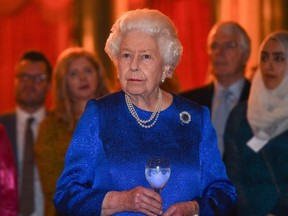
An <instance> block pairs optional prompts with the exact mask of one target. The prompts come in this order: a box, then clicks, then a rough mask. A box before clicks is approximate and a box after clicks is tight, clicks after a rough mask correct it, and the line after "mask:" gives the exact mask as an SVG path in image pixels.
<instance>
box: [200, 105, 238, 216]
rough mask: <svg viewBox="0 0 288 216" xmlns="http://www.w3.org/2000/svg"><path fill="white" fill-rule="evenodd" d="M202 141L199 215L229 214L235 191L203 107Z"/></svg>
mask: <svg viewBox="0 0 288 216" xmlns="http://www.w3.org/2000/svg"><path fill="white" fill-rule="evenodd" d="M202 113H203V115H202V132H203V133H202V141H201V143H200V165H201V172H202V173H201V187H202V188H201V191H203V193H202V197H201V198H197V199H196V200H197V201H198V203H199V207H200V214H201V215H221V216H225V215H230V214H231V211H232V209H233V207H234V206H235V203H236V192H235V188H234V186H233V185H232V183H231V181H230V180H229V179H228V177H227V174H226V168H225V165H224V163H223V161H222V159H221V156H220V153H219V150H218V147H217V139H216V138H215V137H216V132H215V130H214V128H213V126H212V123H211V120H210V114H209V111H208V109H207V108H206V107H205V108H204V112H202Z"/></svg>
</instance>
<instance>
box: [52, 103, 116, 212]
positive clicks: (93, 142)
mask: <svg viewBox="0 0 288 216" xmlns="http://www.w3.org/2000/svg"><path fill="white" fill-rule="evenodd" d="M98 109H99V108H98V106H97V102H96V101H94V100H92V101H89V103H88V104H87V106H86V110H85V112H84V114H83V115H82V117H81V118H80V120H79V122H78V125H77V127H76V129H75V132H74V135H73V138H72V141H71V143H70V146H69V148H68V151H67V153H66V158H65V166H64V170H63V172H62V174H61V176H60V178H59V179H58V182H57V186H56V194H55V196H54V204H55V206H56V208H57V210H58V211H59V212H63V213H65V214H68V215H100V214H101V205H102V201H103V199H104V196H105V195H106V193H107V192H108V189H107V187H108V186H109V184H110V183H111V182H109V181H110V176H109V172H108V171H107V170H105V167H107V166H106V164H107V163H108V162H107V158H106V156H105V153H104V150H103V145H102V142H101V140H100V139H99V112H98ZM96 172H98V173H96ZM96 175H97V180H96V178H95V176H96Z"/></svg>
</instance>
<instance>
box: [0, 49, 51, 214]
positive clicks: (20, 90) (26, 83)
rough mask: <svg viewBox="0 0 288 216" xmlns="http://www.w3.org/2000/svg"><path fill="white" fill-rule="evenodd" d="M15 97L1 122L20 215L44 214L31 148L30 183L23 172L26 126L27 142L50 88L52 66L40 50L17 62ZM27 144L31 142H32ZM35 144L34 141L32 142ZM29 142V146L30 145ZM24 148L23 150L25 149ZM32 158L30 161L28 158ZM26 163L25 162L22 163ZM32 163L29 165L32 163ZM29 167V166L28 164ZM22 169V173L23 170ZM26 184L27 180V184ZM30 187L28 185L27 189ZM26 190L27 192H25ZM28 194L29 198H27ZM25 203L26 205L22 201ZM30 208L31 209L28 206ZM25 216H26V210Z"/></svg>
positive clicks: (34, 134)
mask: <svg viewBox="0 0 288 216" xmlns="http://www.w3.org/2000/svg"><path fill="white" fill-rule="evenodd" d="M15 69H16V77H15V96H16V108H15V111H14V112H11V113H6V114H3V115H1V116H0V122H1V123H2V124H3V125H4V126H5V127H6V130H7V132H8V135H9V137H10V140H11V142H12V145H13V149H14V153H15V158H16V159H17V168H18V186H19V190H18V191H19V215H37V216H41V215H43V210H44V206H43V205H44V198H43V194H42V189H41V183H40V179H39V175H38V170H37V167H36V165H35V163H34V158H33V146H32V147H31V149H32V150H30V156H29V157H30V159H29V160H30V161H31V160H32V162H33V164H32V168H30V170H31V169H32V171H31V172H30V173H31V174H30V175H31V176H32V177H31V178H30V179H32V181H33V182H32V183H31V181H30V182H29V181H28V182H29V183H25V181H24V179H25V178H26V177H27V178H28V175H29V174H27V172H26V171H25V170H26V168H25V167H26V165H25V166H24V164H27V160H28V159H27V160H26V159H25V158H27V157H28V156H26V154H27V151H28V150H26V149H27V146H28V144H26V143H27V142H26V141H27V139H28V138H27V137H26V136H27V133H28V132H27V131H28V123H27V122H30V123H29V131H30V141H31V142H33V141H34V140H35V138H36V137H37V132H38V126H39V124H40V122H41V121H42V120H43V119H44V117H45V116H46V114H47V110H46V109H45V100H46V97H47V94H48V92H49V89H50V86H51V76H52V67H51V64H50V63H49V61H48V59H47V58H46V57H45V55H44V54H43V53H41V52H39V51H35V50H31V51H27V52H25V53H24V54H23V55H22V56H21V57H20V59H19V60H18V62H17V63H16V67H15ZM31 142H30V143H31ZM33 143H34V142H33ZM33 143H32V145H33ZM25 148H26V149H25ZM31 158H32V159H31ZM25 161H26V162H25ZM32 162H31V163H32ZM30 167H31V165H30ZM24 169H25V170H24ZM26 182H27V181H26ZM30 184H31V186H29V185H30ZM25 189H28V192H27V191H25ZM30 192H31V194H32V196H31V197H32V199H33V200H28V201H27V199H29V198H27V197H26V195H27V194H29V193H30ZM25 201H27V202H25ZM31 203H32V205H31V207H30V206H29V207H28V205H30V204H31ZM27 208H29V210H28V213H27V210H25V209H27Z"/></svg>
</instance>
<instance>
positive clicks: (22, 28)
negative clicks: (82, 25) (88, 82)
mask: <svg viewBox="0 0 288 216" xmlns="http://www.w3.org/2000/svg"><path fill="white" fill-rule="evenodd" d="M50 2H53V5H51V3H50ZM2 3H3V4H2ZM0 5H1V9H0V27H1V28H0V47H1V49H0V77H1V79H0V98H1V100H0V112H4V111H7V110H11V109H13V108H14V106H15V96H14V76H15V72H14V66H15V63H16V61H17V59H18V58H19V57H20V55H21V54H22V53H23V52H24V51H25V50H27V49H39V50H41V51H42V52H43V53H45V54H46V56H47V57H48V59H49V60H50V61H51V64H52V65H54V63H55V61H56V59H57V56H58V55H59V53H60V52H61V51H63V50H64V49H65V48H67V47H68V46H69V45H70V43H71V41H70V38H71V29H72V27H73V23H71V21H70V20H71V19H70V11H71V6H72V1H71V0H57V1H50V0H26V1H25V0H17V1H14V0H13V1H11V0H0ZM2 5H5V7H2ZM51 100H52V99H51V95H49V98H48V101H47V105H48V107H50V106H51V105H52V101H51Z"/></svg>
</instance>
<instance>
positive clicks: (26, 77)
mask: <svg viewBox="0 0 288 216" xmlns="http://www.w3.org/2000/svg"><path fill="white" fill-rule="evenodd" d="M16 77H17V79H18V80H20V81H22V82H27V81H29V80H31V81H33V82H35V83H41V82H43V81H45V80H47V75H45V74H41V75H29V74H23V73H22V74H17V76H16Z"/></svg>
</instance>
